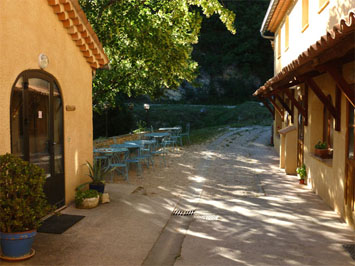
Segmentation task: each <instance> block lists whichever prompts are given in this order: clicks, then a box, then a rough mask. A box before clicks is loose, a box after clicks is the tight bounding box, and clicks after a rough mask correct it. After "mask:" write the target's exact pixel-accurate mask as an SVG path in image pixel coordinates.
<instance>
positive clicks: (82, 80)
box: [0, 0, 93, 203]
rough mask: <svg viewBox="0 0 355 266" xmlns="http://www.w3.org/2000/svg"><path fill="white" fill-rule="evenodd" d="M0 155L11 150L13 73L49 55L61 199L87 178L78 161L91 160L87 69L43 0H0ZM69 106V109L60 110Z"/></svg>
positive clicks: (68, 198) (67, 197)
mask: <svg viewBox="0 0 355 266" xmlns="http://www.w3.org/2000/svg"><path fill="white" fill-rule="evenodd" d="M0 21H1V23H0V40H1V41H0V57H1V64H0V93H1V97H0V114H1V119H0V154H4V153H6V152H11V143H10V142H11V139H10V97H11V89H12V86H13V84H14V82H15V80H16V78H17V76H18V75H19V74H20V73H21V72H23V71H25V70H30V69H39V66H38V56H39V55H40V54H41V53H44V54H46V55H47V56H48V58H49V65H48V67H47V68H46V69H45V71H46V72H48V73H50V74H51V75H53V76H54V77H55V78H56V79H57V81H58V85H59V86H60V89H61V94H62V100H63V107H64V114H63V115H64V156H65V157H64V158H65V159H64V164H65V192H66V193H65V201H66V203H69V202H70V201H72V200H73V199H74V195H75V187H76V186H78V185H79V184H80V183H83V182H85V181H87V180H88V177H87V176H86V175H85V173H86V169H85V167H84V166H83V164H84V163H85V162H86V161H87V160H88V161H92V150H93V135H92V85H91V84H92V70H91V68H90V66H89V64H88V63H87V62H86V61H85V59H84V57H83V56H82V54H81V52H80V50H79V48H78V47H77V46H76V45H75V44H74V43H73V41H72V39H71V37H70V35H68V34H67V32H66V30H65V28H64V27H63V25H62V23H61V22H60V21H59V20H58V18H57V16H56V15H55V14H54V13H53V10H52V8H51V7H50V6H49V5H48V3H47V1H46V0H19V1H13V0H1V1H0ZM66 105H74V106H75V107H76V110H75V111H70V112H69V111H66V110H65V106H66Z"/></svg>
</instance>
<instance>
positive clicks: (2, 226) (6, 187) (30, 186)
mask: <svg viewBox="0 0 355 266" xmlns="http://www.w3.org/2000/svg"><path fill="white" fill-rule="evenodd" d="M45 182H46V178H45V175H44V170H43V169H42V168H40V167H38V166H36V165H34V164H31V163H29V162H26V161H24V160H22V159H20V158H18V157H16V156H15V155H13V154H5V155H1V156H0V233H1V245H2V251H3V253H6V252H5V250H6V247H5V245H6V243H5V242H4V241H5V240H6V234H9V233H11V234H12V233H20V232H29V231H31V232H32V231H34V232H35V231H36V229H37V228H38V227H39V226H40V225H41V218H43V217H44V216H46V215H47V214H49V213H50V212H51V211H52V210H54V209H53V207H52V206H50V205H49V204H48V202H47V199H46V196H45V194H44V192H43V186H44V183H45ZM33 235H35V233H34V234H33ZM32 241H33V240H32ZM31 245H32V243H31ZM6 255H7V254H5V256H6ZM11 256H12V255H11ZM14 256H16V255H14Z"/></svg>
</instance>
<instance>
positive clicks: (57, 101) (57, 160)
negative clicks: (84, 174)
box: [53, 84, 64, 174]
mask: <svg viewBox="0 0 355 266" xmlns="http://www.w3.org/2000/svg"><path fill="white" fill-rule="evenodd" d="M53 127H54V131H53V147H54V173H55V174H63V173H64V165H63V161H64V158H63V154H64V150H63V105H62V98H61V97H60V92H59V89H58V87H57V86H56V85H55V84H54V88H53Z"/></svg>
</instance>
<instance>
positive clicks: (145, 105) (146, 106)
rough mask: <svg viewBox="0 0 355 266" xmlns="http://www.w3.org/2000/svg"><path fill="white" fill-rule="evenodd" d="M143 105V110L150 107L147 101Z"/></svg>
mask: <svg viewBox="0 0 355 266" xmlns="http://www.w3.org/2000/svg"><path fill="white" fill-rule="evenodd" d="M143 107H144V110H146V111H148V110H149V109H150V105H149V104H147V103H145V104H144V105H143Z"/></svg>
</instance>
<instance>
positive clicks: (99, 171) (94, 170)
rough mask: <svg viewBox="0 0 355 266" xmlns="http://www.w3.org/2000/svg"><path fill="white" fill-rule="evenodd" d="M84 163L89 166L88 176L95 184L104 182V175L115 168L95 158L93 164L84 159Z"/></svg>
mask: <svg viewBox="0 0 355 266" xmlns="http://www.w3.org/2000/svg"><path fill="white" fill-rule="evenodd" d="M86 165H87V167H88V168H89V174H88V176H89V177H90V178H91V179H92V182H91V183H92V184H95V185H100V184H105V177H106V176H107V175H108V174H109V173H111V172H112V171H113V170H115V168H109V167H105V166H103V165H102V162H101V160H96V161H94V163H93V164H91V163H90V162H88V161H86Z"/></svg>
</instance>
